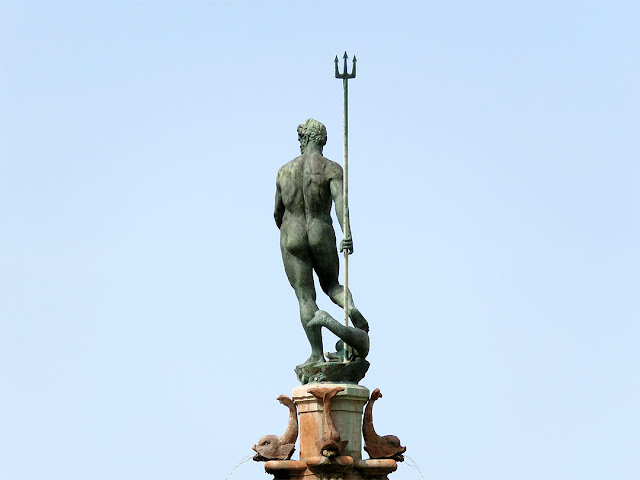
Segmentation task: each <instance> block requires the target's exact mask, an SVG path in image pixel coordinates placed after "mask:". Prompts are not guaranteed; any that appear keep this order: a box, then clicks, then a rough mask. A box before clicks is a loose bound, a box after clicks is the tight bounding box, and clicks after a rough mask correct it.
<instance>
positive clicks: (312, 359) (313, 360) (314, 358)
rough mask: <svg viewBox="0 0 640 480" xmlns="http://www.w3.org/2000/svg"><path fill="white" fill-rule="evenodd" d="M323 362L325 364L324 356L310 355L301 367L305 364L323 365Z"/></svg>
mask: <svg viewBox="0 0 640 480" xmlns="http://www.w3.org/2000/svg"><path fill="white" fill-rule="evenodd" d="M324 362H326V360H325V358H324V355H322V354H320V355H316V354H313V353H312V354H311V356H310V357H309V358H307V359H306V360H305V362H304V363H303V364H302V365H305V364H307V363H324Z"/></svg>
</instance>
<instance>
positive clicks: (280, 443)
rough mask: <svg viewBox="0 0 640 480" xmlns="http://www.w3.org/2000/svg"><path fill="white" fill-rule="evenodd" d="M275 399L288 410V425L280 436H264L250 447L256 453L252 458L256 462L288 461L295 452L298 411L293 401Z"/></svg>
mask: <svg viewBox="0 0 640 480" xmlns="http://www.w3.org/2000/svg"><path fill="white" fill-rule="evenodd" d="M276 399H277V400H278V401H279V402H280V403H281V404H283V405H284V406H286V407H288V408H289V424H288V425H287V430H286V431H285V432H284V434H283V435H282V436H280V437H278V436H276V435H265V436H264V437H262V438H261V439H260V440H258V444H257V445H254V446H253V447H252V448H253V450H254V451H255V452H256V454H255V456H254V457H253V459H254V460H255V461H256V462H266V461H267V460H289V459H290V458H291V455H293V452H294V450H295V443H296V440H297V438H298V409H297V407H296V404H295V403H293V400H291V399H290V398H289V397H287V396H286V395H278V396H277V397H276Z"/></svg>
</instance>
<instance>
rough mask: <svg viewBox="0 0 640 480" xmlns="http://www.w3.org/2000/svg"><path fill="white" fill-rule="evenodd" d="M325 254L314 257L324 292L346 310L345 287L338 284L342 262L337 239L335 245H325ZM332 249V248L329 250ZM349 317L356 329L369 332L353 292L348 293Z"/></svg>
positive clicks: (315, 267)
mask: <svg viewBox="0 0 640 480" xmlns="http://www.w3.org/2000/svg"><path fill="white" fill-rule="evenodd" d="M325 245H326V247H325V248H323V254H321V255H314V259H313V266H314V269H315V271H316V274H317V275H318V280H319V281H320V286H321V287H322V291H323V292H324V293H326V294H327V295H328V296H329V298H330V299H331V301H332V302H333V303H335V304H336V305H338V306H339V307H340V308H344V286H342V285H340V284H339V283H338V274H339V272H340V262H339V260H338V250H337V249H336V247H335V237H334V240H333V243H329V244H325ZM329 247H331V248H329ZM347 301H348V302H349V303H348V307H347V311H348V313H349V317H350V318H351V321H352V322H353V325H354V326H355V327H356V328H359V329H361V330H364V331H365V332H368V331H369V323H368V322H367V320H366V319H365V318H364V316H363V315H362V313H360V310H358V309H357V308H356V307H355V305H354V304H353V297H352V296H351V291H349V290H348V291H347Z"/></svg>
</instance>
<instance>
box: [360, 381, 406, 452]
mask: <svg viewBox="0 0 640 480" xmlns="http://www.w3.org/2000/svg"><path fill="white" fill-rule="evenodd" d="M380 397H382V393H380V389H379V388H376V389H375V390H374V391H373V392H372V393H371V398H369V401H368V402H367V406H366V407H365V409H364V417H363V419H362V436H363V437H364V443H365V446H364V449H365V450H366V452H367V453H368V454H369V457H370V458H372V459H375V458H391V459H393V460H396V461H398V462H402V461H403V460H404V457H403V456H402V454H403V453H404V452H406V451H407V447H403V446H402V445H400V439H399V438H398V437H396V436H395V435H385V436H384V437H381V436H380V435H378V434H377V433H376V431H375V429H374V428H373V402H375V401H376V400H377V399H379V398H380Z"/></svg>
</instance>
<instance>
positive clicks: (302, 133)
mask: <svg viewBox="0 0 640 480" xmlns="http://www.w3.org/2000/svg"><path fill="white" fill-rule="evenodd" d="M298 140H299V141H300V151H301V152H304V149H305V147H306V146H307V145H308V144H309V142H311V143H314V144H316V145H318V146H319V147H320V149H322V147H324V145H325V144H326V143H327V129H326V128H325V126H324V125H323V124H321V123H320V122H319V121H317V120H314V119H313V118H310V119H308V120H305V121H304V123H301V124H300V125H298Z"/></svg>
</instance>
